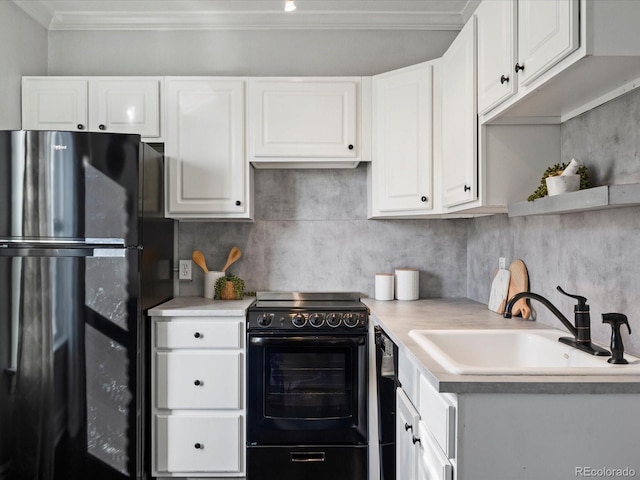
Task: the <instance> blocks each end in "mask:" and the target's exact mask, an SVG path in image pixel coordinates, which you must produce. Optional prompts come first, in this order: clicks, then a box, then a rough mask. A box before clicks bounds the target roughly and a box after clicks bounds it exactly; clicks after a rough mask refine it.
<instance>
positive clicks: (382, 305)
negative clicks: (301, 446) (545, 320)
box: [149, 297, 640, 394]
mask: <svg viewBox="0 0 640 480" xmlns="http://www.w3.org/2000/svg"><path fill="white" fill-rule="evenodd" d="M254 300H255V298H253V297H247V298H245V299H243V300H209V299H206V298H202V297H176V298H174V299H172V300H169V301H168V302H165V303H163V304H161V305H158V306H157V307H154V308H152V309H151V310H149V315H152V316H161V317H229V316H244V315H246V311H247V308H248V307H249V305H251V303H253V301H254ZM362 301H363V302H364V303H365V304H366V305H367V306H368V307H369V309H370V310H371V317H372V319H373V321H374V322H375V323H377V324H378V325H380V326H381V327H382V328H383V329H384V330H385V331H386V332H387V333H388V334H389V336H390V337H391V339H392V340H393V341H394V342H395V343H396V344H397V345H398V348H399V349H401V350H402V351H403V353H404V354H406V355H407V356H408V357H410V358H411V359H412V360H413V361H414V363H415V365H416V366H417V368H418V369H419V371H420V373H421V374H422V375H424V376H425V378H427V379H428V380H429V382H431V384H432V385H433V386H434V387H435V388H436V389H437V390H438V391H440V392H450V393H457V394H470V393H547V394H571V393H594V394H598V393H640V376H639V375H633V376H631V375H629V376H620V375H608V376H607V375H562V376H551V375H458V374H452V373H449V372H447V371H446V370H445V369H444V368H443V367H442V366H441V365H440V364H439V363H438V362H437V361H436V360H434V359H433V358H432V357H431V356H430V355H429V354H428V353H427V352H425V351H424V350H423V349H422V348H421V347H420V346H418V344H417V343H416V342H415V340H413V339H412V338H411V337H410V336H409V332H410V331H411V330H415V329H453V328H477V329H490V328H494V329H497V328H512V329H539V328H544V329H548V328H550V327H548V326H547V325H543V324H539V323H537V322H534V321H528V320H522V319H521V318H515V317H514V318H511V319H506V318H503V317H502V315H499V314H497V313H494V312H492V311H490V310H489V309H488V308H487V306H486V305H485V304H482V303H478V302H474V301H472V300H469V299H466V298H458V299H443V298H439V299H430V300H416V301H404V302H401V301H389V302H382V301H376V300H373V299H370V298H364V299H362Z"/></svg>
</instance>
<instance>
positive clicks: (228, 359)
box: [156, 351, 243, 409]
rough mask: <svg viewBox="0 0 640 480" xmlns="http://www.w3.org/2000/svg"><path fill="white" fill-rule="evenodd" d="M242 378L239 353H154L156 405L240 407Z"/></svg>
mask: <svg viewBox="0 0 640 480" xmlns="http://www.w3.org/2000/svg"><path fill="white" fill-rule="evenodd" d="M242 378H243V375H242V354H241V353H240V352H217V351H210V352H198V351H173V352H158V353H157V354H156V395H157V397H156V398H157V407H158V408H165V409H198V408H204V409H214V408H242V395H241V392H242V383H243V382H242Z"/></svg>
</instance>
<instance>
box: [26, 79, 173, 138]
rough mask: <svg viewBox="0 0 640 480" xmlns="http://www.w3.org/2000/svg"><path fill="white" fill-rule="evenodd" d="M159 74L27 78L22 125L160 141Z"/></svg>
mask: <svg viewBox="0 0 640 480" xmlns="http://www.w3.org/2000/svg"><path fill="white" fill-rule="evenodd" d="M161 87H162V78H160V77H91V78H89V77H24V78H23V79H22V128H23V129H25V130H65V131H90V132H107V133H134V134H139V135H141V136H142V137H143V138H145V139H153V140H154V141H160V140H161V137H162V132H161V121H160V119H161V108H160V95H161Z"/></svg>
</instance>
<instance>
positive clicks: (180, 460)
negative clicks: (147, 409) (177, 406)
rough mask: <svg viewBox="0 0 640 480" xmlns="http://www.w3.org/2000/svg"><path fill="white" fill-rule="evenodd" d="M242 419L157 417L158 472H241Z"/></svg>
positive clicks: (230, 415) (242, 449) (221, 416)
mask: <svg viewBox="0 0 640 480" xmlns="http://www.w3.org/2000/svg"><path fill="white" fill-rule="evenodd" d="M243 428H244V426H243V422H242V415H240V414H239V413H238V414H228V415H215V416H214V415H211V416H205V415H202V416H200V415H198V416H184V415H158V416H157V417H156V438H155V440H156V451H155V458H156V468H157V470H158V472H227V473H238V472H241V471H242V470H243V463H244V462H243V456H244V455H243V452H244V449H245V446H244V439H243V436H242V430H243Z"/></svg>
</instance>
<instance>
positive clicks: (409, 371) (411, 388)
mask: <svg viewBox="0 0 640 480" xmlns="http://www.w3.org/2000/svg"><path fill="white" fill-rule="evenodd" d="M417 377H418V371H417V370H416V367H415V365H414V364H413V362H412V361H411V360H410V359H409V357H408V356H407V355H406V354H405V353H404V352H403V351H402V350H400V351H399V352H398V380H399V381H400V385H401V386H402V390H404V392H405V393H406V395H407V397H409V400H411V402H413V404H414V405H417V404H418V388H417V383H418V382H417Z"/></svg>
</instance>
